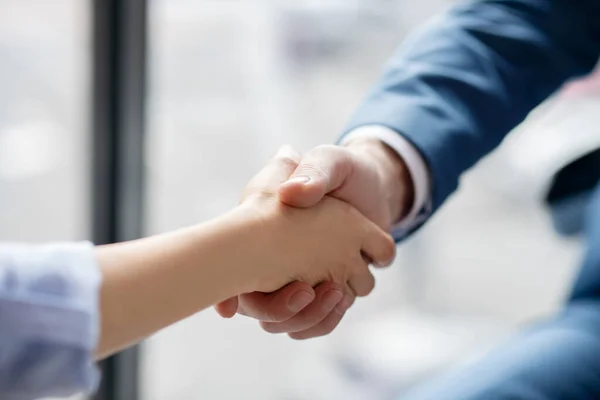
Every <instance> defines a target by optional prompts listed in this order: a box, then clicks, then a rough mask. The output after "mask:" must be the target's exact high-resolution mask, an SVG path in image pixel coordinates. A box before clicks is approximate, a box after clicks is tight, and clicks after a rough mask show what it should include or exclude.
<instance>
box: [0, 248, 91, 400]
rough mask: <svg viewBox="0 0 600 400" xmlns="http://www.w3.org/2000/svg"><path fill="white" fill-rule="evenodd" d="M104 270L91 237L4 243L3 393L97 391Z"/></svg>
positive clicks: (11, 396) (26, 398) (7, 398)
mask: <svg viewBox="0 0 600 400" xmlns="http://www.w3.org/2000/svg"><path fill="white" fill-rule="evenodd" d="M100 281H101V275H100V271H99V268H98V265H97V263H96V259H95V256H94V252H93V246H92V244H91V243H88V242H82V243H64V244H62V243H59V244H48V245H25V244H15V243H2V244H0V398H1V399H3V400H30V399H36V398H40V397H64V396H69V395H72V394H75V393H79V392H91V391H93V390H94V389H95V388H96V386H97V384H98V378H99V374H98V371H97V368H96V366H95V363H94V357H93V352H94V348H95V347H96V343H97V340H98V335H99V313H98V294H99V287H100Z"/></svg>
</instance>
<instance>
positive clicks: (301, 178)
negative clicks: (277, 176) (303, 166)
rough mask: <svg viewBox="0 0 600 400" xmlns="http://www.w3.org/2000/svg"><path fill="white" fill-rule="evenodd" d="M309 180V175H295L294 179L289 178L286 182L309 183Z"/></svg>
mask: <svg viewBox="0 0 600 400" xmlns="http://www.w3.org/2000/svg"><path fill="white" fill-rule="evenodd" d="M309 181H310V177H309V176H295V177H293V178H292V179H289V180H288V181H287V182H286V183H308V182H309Z"/></svg>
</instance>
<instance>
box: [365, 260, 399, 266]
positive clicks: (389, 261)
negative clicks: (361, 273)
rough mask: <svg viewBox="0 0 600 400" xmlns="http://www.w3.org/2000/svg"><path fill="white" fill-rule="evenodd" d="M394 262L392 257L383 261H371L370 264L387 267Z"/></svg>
mask: <svg viewBox="0 0 600 400" xmlns="http://www.w3.org/2000/svg"><path fill="white" fill-rule="evenodd" d="M393 262H394V259H393V258H392V259H391V260H388V261H384V262H372V263H371V264H372V265H373V266H375V267H389V266H390V265H392V263H393Z"/></svg>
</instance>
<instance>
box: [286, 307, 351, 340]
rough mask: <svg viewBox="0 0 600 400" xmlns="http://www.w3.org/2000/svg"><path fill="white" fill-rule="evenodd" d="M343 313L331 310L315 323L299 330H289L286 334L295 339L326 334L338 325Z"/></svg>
mask: <svg viewBox="0 0 600 400" xmlns="http://www.w3.org/2000/svg"><path fill="white" fill-rule="evenodd" d="M344 314H345V312H344V313H342V314H340V313H338V312H335V311H332V312H330V313H329V315H327V317H325V319H324V320H323V321H321V322H320V323H318V324H317V325H315V326H313V327H311V328H308V329H305V330H303V331H300V332H290V333H288V336H289V337H291V338H292V339H295V340H305V339H311V338H315V337H319V336H325V335H328V334H330V333H331V332H333V330H334V329H335V328H336V327H337V326H338V325H339V323H340V321H341V320H342V318H344Z"/></svg>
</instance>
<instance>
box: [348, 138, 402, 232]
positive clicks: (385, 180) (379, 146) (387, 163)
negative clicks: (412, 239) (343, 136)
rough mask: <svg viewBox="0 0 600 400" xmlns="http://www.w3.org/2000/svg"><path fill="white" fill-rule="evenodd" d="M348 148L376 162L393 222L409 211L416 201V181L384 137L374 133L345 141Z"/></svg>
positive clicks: (374, 163)
mask: <svg viewBox="0 0 600 400" xmlns="http://www.w3.org/2000/svg"><path fill="white" fill-rule="evenodd" d="M346 148H348V149H349V150H350V151H351V152H353V153H354V154H357V155H359V156H361V157H364V158H366V159H368V160H369V161H370V162H372V163H373V165H374V166H375V168H376V171H377V173H378V175H379V178H380V180H381V184H382V187H383V188H385V189H386V192H385V194H386V203H387V205H388V207H389V214H390V218H391V223H395V222H398V221H399V220H401V219H402V218H403V217H405V216H406V215H408V213H409V212H410V209H411V207H412V205H413V203H414V184H413V181H412V178H411V175H410V171H409V170H408V167H407V166H406V164H405V162H404V161H403V160H402V158H401V157H400V156H399V155H398V153H397V152H396V151H395V150H394V149H392V148H391V147H390V146H388V145H387V144H385V143H384V142H382V141H381V140H379V139H377V138H371V137H364V138H356V139H353V140H351V141H350V142H348V143H347V144H346Z"/></svg>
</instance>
